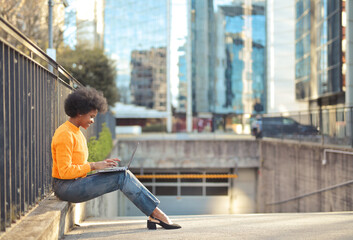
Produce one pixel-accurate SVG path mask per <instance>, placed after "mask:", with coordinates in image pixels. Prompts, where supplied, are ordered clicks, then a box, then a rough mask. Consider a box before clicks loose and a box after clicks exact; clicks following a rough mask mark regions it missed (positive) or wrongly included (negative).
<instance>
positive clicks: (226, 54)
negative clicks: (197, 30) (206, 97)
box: [213, 0, 266, 114]
mask: <svg viewBox="0 0 353 240" xmlns="http://www.w3.org/2000/svg"><path fill="white" fill-rule="evenodd" d="M216 23H217V25H216V36H217V41H216V48H217V60H216V72H217V73H216V78H215V87H214V93H213V95H214V96H215V97H214V100H215V101H214V102H213V104H214V112H215V113H218V114H229V113H236V114H242V113H247V114H252V113H253V112H254V105H255V104H261V105H262V106H263V108H264V110H265V107H266V74H265V58H266V51H265V47H266V31H265V25H266V17H265V1H254V0H245V1H238V2H232V3H230V4H223V5H219V6H218V11H217V21H216Z"/></svg>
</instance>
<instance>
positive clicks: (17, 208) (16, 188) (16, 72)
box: [13, 51, 21, 220]
mask: <svg viewBox="0 0 353 240" xmlns="http://www.w3.org/2000/svg"><path fill="white" fill-rule="evenodd" d="M13 60H14V61H13V64H14V76H13V82H14V83H13V86H14V89H13V93H14V94H13V99H14V121H13V123H14V136H15V137H14V140H13V145H14V150H15V157H14V159H13V160H14V162H15V165H14V168H13V172H14V177H15V186H14V196H15V201H14V209H15V211H14V220H15V219H16V220H17V219H19V218H20V216H21V214H20V212H21V210H20V200H21V191H20V181H21V176H20V170H21V156H20V154H21V151H20V148H21V145H20V144H19V142H20V124H19V116H20V111H19V108H20V94H19V92H20V85H19V82H20V78H19V54H18V52H17V51H14V58H13Z"/></svg>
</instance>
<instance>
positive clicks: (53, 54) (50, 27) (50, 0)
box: [47, 0, 69, 71]
mask: <svg viewBox="0 0 353 240" xmlns="http://www.w3.org/2000/svg"><path fill="white" fill-rule="evenodd" d="M60 3H62V4H63V5H64V7H65V8H66V7H68V6H69V3H68V2H67V0H62V1H61V2H60ZM54 4H55V3H54V1H53V0H48V10H49V15H48V18H49V19H48V35H49V37H48V39H49V42H48V48H47V54H48V56H49V57H51V58H52V59H53V60H56V50H55V48H53V6H54ZM49 70H50V71H52V70H53V68H52V66H50V65H49Z"/></svg>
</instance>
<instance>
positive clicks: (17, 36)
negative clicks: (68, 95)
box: [0, 16, 82, 87]
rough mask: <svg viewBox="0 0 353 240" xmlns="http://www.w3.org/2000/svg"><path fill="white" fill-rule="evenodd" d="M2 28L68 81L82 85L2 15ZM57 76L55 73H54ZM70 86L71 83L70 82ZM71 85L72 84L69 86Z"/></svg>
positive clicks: (0, 26)
mask: <svg viewBox="0 0 353 240" xmlns="http://www.w3.org/2000/svg"><path fill="white" fill-rule="evenodd" d="M1 28H2V29H3V30H4V31H5V32H6V33H8V34H10V35H11V36H12V37H13V38H15V39H16V40H17V41H18V42H20V43H21V44H22V45H24V46H25V47H27V48H28V49H29V50H30V51H32V52H33V53H34V54H36V55H37V56H38V57H40V58H42V59H43V60H44V61H46V62H47V63H48V64H50V65H51V66H53V67H54V68H55V69H57V70H58V72H59V73H61V74H62V75H63V76H65V77H66V78H67V79H69V80H70V81H72V82H74V83H75V84H76V85H77V86H82V84H81V83H80V82H79V81H78V80H77V79H76V78H74V77H73V76H72V75H71V74H70V73H69V72H68V71H67V70H66V69H64V68H63V67H62V66H61V65H60V64H59V63H57V62H56V61H55V60H54V59H52V58H51V57H50V56H48V55H47V54H46V53H45V52H44V51H43V50H42V49H41V48H40V47H38V46H37V44H36V43H34V42H33V41H32V40H31V39H29V38H28V37H26V36H25V35H24V34H23V33H21V32H20V31H19V30H18V29H17V28H16V27H15V26H13V25H12V24H11V23H9V22H8V21H6V20H5V19H4V18H3V17H2V16H0V29H1ZM54 75H56V76H57V77H58V75H57V74H54ZM70 86H71V84H70ZM71 87H72V86H71Z"/></svg>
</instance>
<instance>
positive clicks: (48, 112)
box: [0, 16, 98, 231]
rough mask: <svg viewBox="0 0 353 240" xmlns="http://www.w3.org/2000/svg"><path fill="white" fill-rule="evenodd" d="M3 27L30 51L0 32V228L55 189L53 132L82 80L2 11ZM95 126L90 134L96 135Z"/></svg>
mask: <svg viewBox="0 0 353 240" xmlns="http://www.w3.org/2000/svg"><path fill="white" fill-rule="evenodd" d="M1 31H2V32H3V33H6V35H8V36H9V35H10V36H11V37H12V38H13V39H14V40H15V41H16V42H18V43H19V44H20V46H21V49H23V48H24V49H26V51H24V52H27V51H28V52H29V53H28V54H25V53H24V52H23V51H20V50H19V49H20V48H17V47H14V46H13V45H11V44H10V43H8V42H7V41H6V40H5V39H3V38H1V37H0V230H1V231H5V230H6V228H7V227H9V226H10V225H11V223H13V222H16V221H17V220H18V219H19V218H20V217H21V216H23V215H24V214H25V213H27V212H28V211H29V210H30V209H31V208H33V207H34V206H35V205H36V204H37V203H38V201H40V200H41V199H43V198H44V197H45V196H47V195H48V194H50V193H51V181H52V178H51V171H52V169H51V168H52V160H51V146H50V143H51V137H52V136H53V134H54V131H55V129H56V128H57V127H58V126H59V125H60V124H61V123H63V122H64V121H66V119H67V117H66V114H65V112H64V108H63V102H64V99H65V98H66V96H67V95H68V94H69V93H70V92H71V91H72V90H73V89H74V88H75V87H77V86H80V85H81V84H80V83H79V82H78V81H77V80H76V79H74V78H73V77H72V76H71V75H70V74H69V73H68V72H67V71H66V70H65V69H64V68H62V67H61V66H60V65H59V64H58V63H56V62H55V61H54V60H52V59H51V58H50V57H48V56H47V55H46V53H45V52H44V51H43V50H41V49H40V48H39V47H37V46H36V44H34V43H33V42H32V41H31V40H29V39H28V38H26V37H25V36H24V35H23V34H22V33H21V32H19V31H18V30H17V29H16V28H14V27H13V26H12V25H11V24H9V23H8V22H7V21H6V20H4V19H3V18H2V17H1V16H0V32H1ZM43 63H44V64H43ZM43 65H48V66H51V67H50V69H51V70H49V67H48V66H43ZM97 126H98V125H97V124H94V125H93V126H92V127H91V130H89V131H88V132H86V133H85V134H86V136H92V135H98V132H97Z"/></svg>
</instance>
